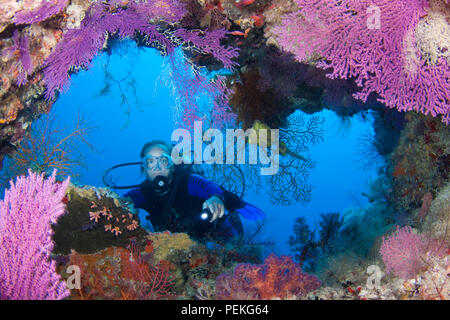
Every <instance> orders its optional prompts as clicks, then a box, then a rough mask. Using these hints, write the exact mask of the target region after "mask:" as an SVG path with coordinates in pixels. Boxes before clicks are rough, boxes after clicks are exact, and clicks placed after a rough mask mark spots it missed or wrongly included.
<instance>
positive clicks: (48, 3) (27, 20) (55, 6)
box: [14, 0, 69, 24]
mask: <svg viewBox="0 0 450 320" xmlns="http://www.w3.org/2000/svg"><path fill="white" fill-rule="evenodd" d="M68 2H69V0H42V2H41V4H40V6H39V7H37V8H36V9H33V10H30V11H19V12H18V13H17V14H16V15H15V17H14V23H15V24H33V23H38V22H41V21H44V20H46V19H48V18H50V17H52V16H54V15H56V14H58V13H60V12H61V11H62V10H63V9H65V8H66V7H67V3H68Z"/></svg>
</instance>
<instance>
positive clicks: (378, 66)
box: [274, 0, 450, 124]
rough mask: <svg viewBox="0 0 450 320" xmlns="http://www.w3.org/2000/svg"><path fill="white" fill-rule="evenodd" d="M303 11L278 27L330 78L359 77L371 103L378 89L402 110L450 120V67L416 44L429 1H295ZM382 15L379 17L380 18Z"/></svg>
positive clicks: (300, 56) (285, 42)
mask: <svg viewBox="0 0 450 320" xmlns="http://www.w3.org/2000/svg"><path fill="white" fill-rule="evenodd" d="M294 1H295V2H296V4H297V5H298V7H299V8H300V9H299V11H298V12H294V13H290V14H288V15H286V16H284V17H283V22H282V24H281V25H280V26H279V27H277V28H274V33H275V34H277V36H278V42H279V44H280V46H281V47H282V48H283V49H284V50H286V51H289V52H291V53H293V54H294V55H295V57H296V58H297V60H299V61H306V60H308V59H309V58H310V57H311V56H312V55H313V53H318V54H319V55H320V56H322V57H323V58H324V59H325V60H324V61H321V62H319V63H318V65H317V66H318V67H320V68H322V69H327V70H329V71H330V73H329V74H328V76H329V77H330V78H332V79H335V78H343V79H348V78H354V79H355V82H356V84H357V85H358V86H359V87H361V91H360V92H358V93H356V94H355V95H354V97H355V98H357V99H361V100H362V101H364V102H366V101H367V98H368V97H369V95H370V94H371V93H373V92H375V93H377V94H378V95H379V99H378V100H379V101H380V102H382V103H384V104H386V106H388V107H390V108H396V109H398V110H399V111H409V110H415V111H417V112H422V113H425V114H429V113H430V114H431V115H433V116H438V115H441V116H442V120H443V121H444V122H445V123H447V124H448V123H449V122H450V111H449V105H450V101H449V95H448V92H450V81H449V77H450V68H449V66H448V64H447V61H445V60H444V59H441V60H439V61H438V63H437V64H435V65H431V64H428V63H427V62H426V61H425V60H423V59H422V58H421V56H420V54H419V52H418V50H417V48H416V47H415V38H414V31H415V27H416V25H417V23H418V22H419V20H420V19H421V18H422V17H423V16H425V15H426V14H427V10H428V1H427V0H397V1H391V0H342V1H336V0H294ZM378 18H379V20H378Z"/></svg>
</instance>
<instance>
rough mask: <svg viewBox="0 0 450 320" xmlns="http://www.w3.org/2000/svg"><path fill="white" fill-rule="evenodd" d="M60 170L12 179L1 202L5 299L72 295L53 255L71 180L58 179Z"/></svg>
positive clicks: (0, 274) (0, 292) (0, 289)
mask: <svg viewBox="0 0 450 320" xmlns="http://www.w3.org/2000/svg"><path fill="white" fill-rule="evenodd" d="M55 177H56V170H54V171H53V174H52V175H51V176H50V177H49V178H47V179H45V178H44V174H40V175H39V174H35V173H33V172H31V170H29V171H28V176H27V177H25V176H21V177H18V178H17V180H16V181H15V182H13V181H11V182H10V184H11V186H10V188H9V189H8V190H6V191H5V198H4V200H2V201H0V300H3V299H7V300H44V299H45V300H56V299H63V298H65V297H67V296H68V295H69V291H68V290H67V288H66V284H65V283H64V282H63V281H62V280H61V277H60V276H59V275H58V274H57V273H56V263H55V261H54V260H51V259H50V254H51V252H52V250H53V241H52V238H51V237H52V234H53V231H52V228H51V224H54V223H55V222H56V221H57V219H58V217H60V216H61V215H62V214H64V204H63V203H62V199H63V197H64V194H65V190H66V188H67V185H68V184H69V179H67V180H65V181H64V182H62V183H59V182H56V181H55Z"/></svg>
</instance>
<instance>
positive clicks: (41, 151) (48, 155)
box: [2, 114, 93, 184]
mask: <svg viewBox="0 0 450 320" xmlns="http://www.w3.org/2000/svg"><path fill="white" fill-rule="evenodd" d="M92 130H93V128H92V127H88V126H86V120H85V119H84V118H83V117H82V116H81V115H78V119H77V123H76V124H75V127H74V128H73V129H72V130H68V129H67V128H65V129H63V128H61V127H58V126H56V125H55V117H54V115H53V114H50V115H46V116H44V117H43V119H40V120H38V121H37V122H35V123H34V124H33V127H32V130H31V133H30V135H29V136H28V137H27V138H25V139H24V140H23V141H22V142H21V143H20V144H19V146H18V147H17V150H16V152H15V153H14V155H13V156H12V157H11V158H10V159H8V160H7V164H6V166H5V168H4V171H3V173H2V181H3V184H4V183H5V182H6V181H8V180H9V179H11V178H12V177H14V176H17V175H22V174H24V173H25V172H26V171H27V170H28V168H31V169H32V170H33V171H35V172H38V173H41V172H43V173H47V174H48V173H50V172H51V171H52V170H53V169H58V174H57V176H58V177H59V178H64V177H67V176H69V175H71V176H76V174H75V172H74V169H75V168H76V167H78V166H81V165H83V154H81V153H80V151H79V146H78V143H79V142H81V143H85V144H86V145H87V146H88V147H90V148H93V146H92V145H91V144H90V143H89V142H87V140H86V139H87V137H88V135H89V134H90V133H91V132H92Z"/></svg>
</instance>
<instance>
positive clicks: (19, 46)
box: [8, 30, 33, 86]
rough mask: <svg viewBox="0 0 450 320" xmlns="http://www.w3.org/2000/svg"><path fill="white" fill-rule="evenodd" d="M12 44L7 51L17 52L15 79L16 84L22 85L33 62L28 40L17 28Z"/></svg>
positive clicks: (31, 68)
mask: <svg viewBox="0 0 450 320" xmlns="http://www.w3.org/2000/svg"><path fill="white" fill-rule="evenodd" d="M12 39H13V43H14V44H13V45H12V47H11V48H9V49H8V51H9V52H13V53H14V52H15V51H17V52H18V55H19V56H18V61H17V68H18V70H19V75H18V77H17V80H16V84H17V85H18V86H22V85H24V84H25V83H26V82H27V77H28V75H29V74H30V73H31V72H32V71H33V64H32V61H31V55H30V50H29V40H28V37H27V36H26V35H23V34H21V33H20V32H19V31H18V30H15V31H14V34H13V37H12Z"/></svg>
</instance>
